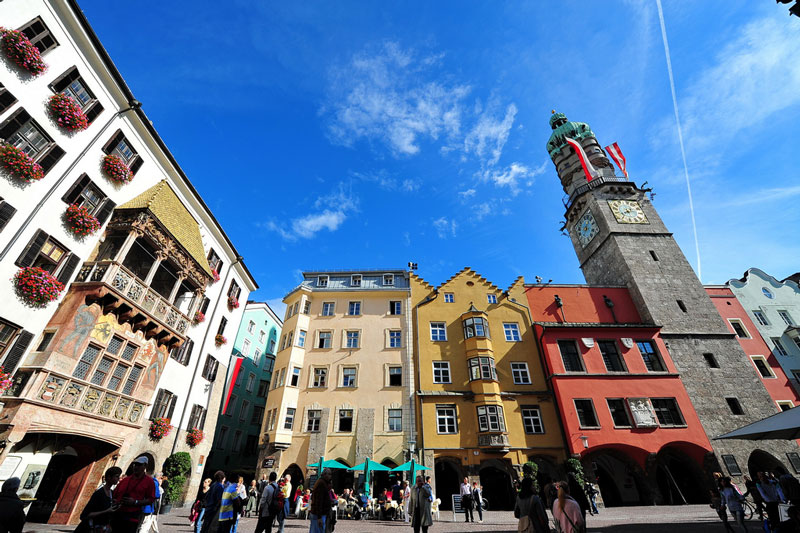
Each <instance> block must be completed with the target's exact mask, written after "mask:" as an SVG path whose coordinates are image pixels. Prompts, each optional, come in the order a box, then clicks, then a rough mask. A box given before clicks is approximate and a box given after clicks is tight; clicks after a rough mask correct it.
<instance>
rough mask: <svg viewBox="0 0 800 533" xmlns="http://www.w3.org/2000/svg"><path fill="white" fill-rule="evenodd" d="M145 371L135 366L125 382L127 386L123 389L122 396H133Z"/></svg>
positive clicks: (141, 367)
mask: <svg viewBox="0 0 800 533" xmlns="http://www.w3.org/2000/svg"><path fill="white" fill-rule="evenodd" d="M143 371H144V367H143V366H134V367H133V368H131V371H130V372H129V373H128V379H126V380H125V385H123V387H122V394H128V395H130V394H133V389H135V388H136V382H137V381H138V380H139V376H140V375H141V374H142V372H143Z"/></svg>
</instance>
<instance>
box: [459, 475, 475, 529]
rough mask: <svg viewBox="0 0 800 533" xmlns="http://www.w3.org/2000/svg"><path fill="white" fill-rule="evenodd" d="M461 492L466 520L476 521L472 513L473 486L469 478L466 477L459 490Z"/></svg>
mask: <svg viewBox="0 0 800 533" xmlns="http://www.w3.org/2000/svg"><path fill="white" fill-rule="evenodd" d="M458 493H459V494H461V508H462V509H463V510H464V518H465V520H464V521H465V522H469V521H470V520H471V521H473V522H474V521H475V517H474V516H473V515H472V487H470V485H469V478H466V477H465V478H464V482H463V483H462V484H461V488H460V489H459V491H458Z"/></svg>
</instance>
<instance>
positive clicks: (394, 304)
mask: <svg viewBox="0 0 800 533" xmlns="http://www.w3.org/2000/svg"><path fill="white" fill-rule="evenodd" d="M389 314H390V315H402V314H403V302H400V301H391V302H389Z"/></svg>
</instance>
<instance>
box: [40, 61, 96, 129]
mask: <svg viewBox="0 0 800 533" xmlns="http://www.w3.org/2000/svg"><path fill="white" fill-rule="evenodd" d="M50 89H51V90H52V91H53V92H54V93H61V94H65V95H67V96H69V97H70V98H72V99H73V100H75V102H77V104H78V105H79V106H80V107H81V110H82V111H83V113H84V115H86V118H87V119H88V121H89V124H91V123H92V122H94V119H96V118H97V116H98V115H100V113H102V112H103V106H102V105H100V102H98V101H97V98H95V96H94V93H93V92H92V91H91V90H90V89H89V86H88V85H87V84H86V82H85V81H84V79H83V78H82V77H81V75H80V74H79V73H78V68H77V67H72V68H70V69H69V70H67V71H66V72H65V73H64V74H62V75H61V76H59V77H58V78H56V79H55V81H53V83H51V84H50Z"/></svg>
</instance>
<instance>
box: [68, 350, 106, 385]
mask: <svg viewBox="0 0 800 533" xmlns="http://www.w3.org/2000/svg"><path fill="white" fill-rule="evenodd" d="M100 351H101V348H98V347H97V346H95V345H93V344H90V345H88V346H87V347H86V349H85V350H84V351H83V355H81V358H80V360H79V361H78V365H77V366H76V367H75V370H74V371H73V372H72V377H74V378H78V379H86V376H88V375H89V369H90V368H92V365H93V364H94V360H95V359H96V358H97V356H98V355H99V354H100Z"/></svg>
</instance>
